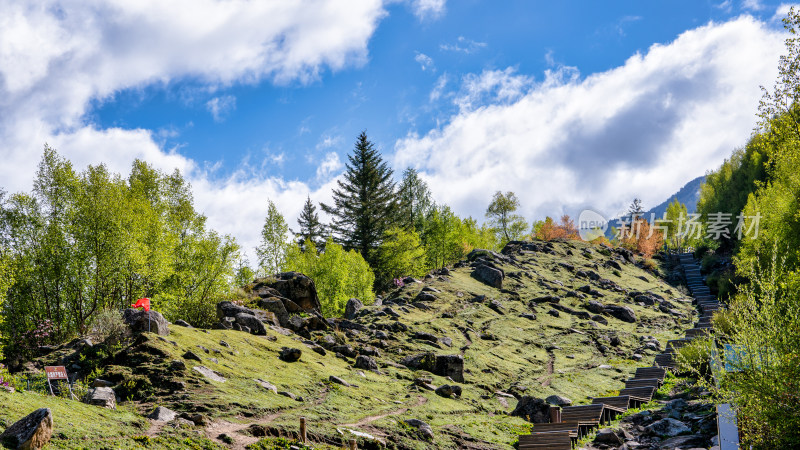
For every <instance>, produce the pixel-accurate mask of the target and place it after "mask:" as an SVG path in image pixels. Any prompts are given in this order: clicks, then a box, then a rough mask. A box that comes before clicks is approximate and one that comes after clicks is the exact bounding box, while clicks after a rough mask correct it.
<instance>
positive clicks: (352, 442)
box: [350, 439, 356, 450]
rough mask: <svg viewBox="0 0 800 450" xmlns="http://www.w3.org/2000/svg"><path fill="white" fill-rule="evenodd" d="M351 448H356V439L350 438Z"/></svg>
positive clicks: (354, 449)
mask: <svg viewBox="0 0 800 450" xmlns="http://www.w3.org/2000/svg"><path fill="white" fill-rule="evenodd" d="M350 450H356V440H355V439H350Z"/></svg>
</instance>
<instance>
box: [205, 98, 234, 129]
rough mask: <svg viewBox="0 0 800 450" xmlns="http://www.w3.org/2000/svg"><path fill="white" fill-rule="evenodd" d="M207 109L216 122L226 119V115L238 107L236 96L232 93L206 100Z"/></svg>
mask: <svg viewBox="0 0 800 450" xmlns="http://www.w3.org/2000/svg"><path fill="white" fill-rule="evenodd" d="M206 109H208V112H210V113H211V116H212V117H213V118H214V121H215V122H222V121H224V120H225V116H227V115H228V114H229V113H231V112H232V111H233V110H235V109H236V97H234V96H232V95H223V96H222V97H214V98H212V99H211V100H209V101H207V102H206Z"/></svg>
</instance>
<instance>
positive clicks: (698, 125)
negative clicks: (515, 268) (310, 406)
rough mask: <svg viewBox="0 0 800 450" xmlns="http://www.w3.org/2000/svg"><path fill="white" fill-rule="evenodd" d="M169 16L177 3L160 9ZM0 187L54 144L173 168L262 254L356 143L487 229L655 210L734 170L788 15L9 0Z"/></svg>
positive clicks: (213, 213) (200, 0)
mask: <svg viewBox="0 0 800 450" xmlns="http://www.w3.org/2000/svg"><path fill="white" fill-rule="evenodd" d="M165 3H166V4H165ZM0 8H1V9H0V11H3V14H0V98H3V100H0V142H2V143H3V145H2V147H0V152H3V156H4V157H5V161H6V162H5V163H4V165H3V167H2V168H0V176H2V180H4V181H0V186H2V187H3V188H4V189H6V190H9V191H15V190H28V189H30V185H31V181H32V178H33V176H34V173H35V164H36V161H38V158H39V156H40V154H41V148H42V145H43V144H44V143H45V142H48V143H49V144H51V145H52V146H54V147H55V148H57V149H58V150H59V151H60V152H61V153H63V154H64V155H65V156H67V157H68V158H70V159H72V160H73V161H74V162H75V163H76V164H77V165H78V166H79V167H82V166H85V165H86V164H97V163H100V162H103V163H106V164H107V165H109V166H110V167H111V168H112V169H113V170H116V171H119V172H122V173H127V170H128V167H129V166H130V162H131V161H132V160H133V159H134V158H144V159H145V160H147V161H150V162H151V163H153V164H154V165H156V166H157V167H160V168H162V169H164V170H171V169H172V168H179V169H180V170H182V171H183V172H184V174H185V175H186V176H187V178H188V179H189V180H190V181H191V182H192V184H193V186H194V187H195V198H196V201H197V206H198V208H199V209H201V210H202V211H203V212H205V213H206V214H207V215H208V217H209V223H210V224H211V225H212V226H214V227H215V228H217V229H219V230H220V231H222V232H225V233H231V234H233V235H234V236H236V237H237V239H239V241H240V242H241V243H242V244H243V245H244V246H245V247H246V248H251V247H252V246H253V245H255V240H256V239H257V235H258V229H259V228H260V224H261V221H262V220H263V217H264V214H265V213H266V199H267V198H270V199H273V200H274V201H275V202H276V203H277V204H278V206H279V209H281V210H282V211H283V212H284V213H285V215H286V216H287V218H288V219H289V220H290V222H292V223H293V222H294V219H295V217H296V215H297V213H298V212H299V210H300V207H301V206H302V200H303V199H304V198H305V196H306V195H311V196H312V198H313V199H314V200H316V201H325V200H326V199H328V198H329V197H330V188H331V187H332V186H333V184H334V183H335V181H336V177H337V176H339V175H340V174H341V171H342V168H343V162H344V161H345V160H346V157H347V154H348V153H349V152H350V151H351V149H352V146H353V142H354V140H355V138H356V136H357V134H358V133H359V132H360V131H361V130H367V134H368V136H369V137H370V138H371V139H372V140H373V141H374V142H375V143H376V145H377V146H378V148H379V149H381V151H382V152H383V154H384V157H385V158H386V159H387V160H388V161H389V162H390V164H391V165H392V167H393V168H394V169H395V170H396V171H397V172H398V174H399V172H402V170H403V168H405V167H406V166H414V167H416V168H417V169H418V170H419V171H420V172H421V173H422V174H423V177H424V178H425V179H426V180H427V181H428V182H429V184H430V185H431V188H432V190H433V193H434V196H435V197H436V199H437V200H438V201H440V202H443V203H447V204H450V205H451V206H453V208H454V209H455V210H456V211H457V212H458V213H460V214H462V215H472V216H474V217H477V218H479V219H482V215H483V210H484V209H485V207H486V205H487V204H488V201H489V199H490V197H491V195H492V193H493V192H494V191H495V190H513V191H515V192H517V194H518V195H519V196H520V198H521V200H522V212H523V214H524V215H525V216H526V217H527V218H528V219H529V220H533V219H538V218H542V217H543V216H544V215H545V214H550V215H556V214H560V213H563V212H568V213H573V214H574V213H575V212H576V211H577V210H579V209H580V208H583V207H587V206H589V207H593V208H595V209H599V210H601V211H603V212H606V213H608V214H613V213H615V212H617V211H618V210H619V209H620V208H623V207H624V206H625V205H627V203H629V202H630V199H631V198H632V197H634V196H638V197H642V198H643V199H644V201H645V204H646V206H648V205H649V206H652V205H655V204H657V203H660V202H661V201H662V200H664V199H665V197H666V196H667V195H669V194H671V193H673V192H675V191H677V189H678V188H680V187H681V186H682V185H683V184H684V183H686V182H688V181H689V180H691V179H693V178H695V177H696V176H698V175H702V174H703V173H705V172H706V171H707V170H709V169H712V168H714V167H716V166H717V165H719V164H720V163H721V162H722V160H723V159H724V158H725V157H726V156H728V155H729V154H730V152H731V151H732V150H733V148H735V147H736V146H739V145H742V144H743V143H744V142H745V141H746V139H747V137H748V136H749V134H750V132H751V130H752V128H753V126H754V124H755V113H756V109H757V105H758V99H759V98H760V91H759V85H761V84H764V85H769V84H771V82H772V80H773V79H774V78H775V68H776V66H777V57H778V55H779V54H780V52H781V51H782V40H783V39H784V38H785V36H784V34H783V31H782V26H781V24H780V20H779V18H780V16H781V15H782V14H785V11H786V9H787V8H788V5H787V4H784V3H780V2H770V1H766V0H764V1H757V0H745V1H739V0H736V1H734V0H727V1H723V0H717V1H704V0H686V1H666V0H664V1H647V2H642V1H614V2H596V1H560V2H544V1H500V2H498V1H493V2H490V1H479V0H461V1H457V2H456V1H452V0H451V1H445V0H408V1H398V0H394V1H388V2H382V1H380V0H357V1H356V0H352V1H349V0H348V1H343V0H342V1H330V0H309V1H307V2H260V3H259V2H256V3H248V2H242V1H229V2H223V3H218V2H216V1H213V0H194V1H189V0H182V1H176V2H157V1H141V2H111V1H109V2H95V3H92V4H87V3H86V2H70V1H66V2H64V1H62V2H55V1H52V2H42V3H41V4H37V5H35V6H32V5H29V4H27V2H14V1H2V0H0Z"/></svg>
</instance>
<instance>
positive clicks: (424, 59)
mask: <svg viewBox="0 0 800 450" xmlns="http://www.w3.org/2000/svg"><path fill="white" fill-rule="evenodd" d="M414 61H416V62H418V63H419V66H420V68H421V69H422V70H423V71H425V70H428V69H431V70H433V71H434V72H435V71H436V68H435V67H433V59H432V58H431V57H430V56H428V55H426V54H425V53H420V52H417V56H415V57H414Z"/></svg>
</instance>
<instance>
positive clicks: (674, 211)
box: [664, 198, 689, 249]
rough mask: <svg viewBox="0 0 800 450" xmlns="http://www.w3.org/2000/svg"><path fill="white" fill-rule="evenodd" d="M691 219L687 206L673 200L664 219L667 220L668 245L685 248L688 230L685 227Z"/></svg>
mask: <svg viewBox="0 0 800 450" xmlns="http://www.w3.org/2000/svg"><path fill="white" fill-rule="evenodd" d="M688 218H689V210H688V209H687V208H686V205H684V204H683V203H681V202H679V201H678V199H677V198H675V199H673V200H672V201H671V202H670V203H669V204H668V205H667V211H666V213H665V217H664V219H666V221H667V223H666V227H667V229H666V230H664V234H665V237H666V241H667V245H669V246H671V247H672V248H676V249H678V248H683V247H684V246H685V245H686V240H687V236H686V230H685V228H684V225H685V224H686V221H687V219H688Z"/></svg>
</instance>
